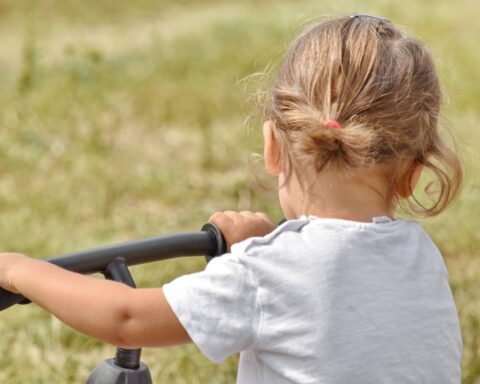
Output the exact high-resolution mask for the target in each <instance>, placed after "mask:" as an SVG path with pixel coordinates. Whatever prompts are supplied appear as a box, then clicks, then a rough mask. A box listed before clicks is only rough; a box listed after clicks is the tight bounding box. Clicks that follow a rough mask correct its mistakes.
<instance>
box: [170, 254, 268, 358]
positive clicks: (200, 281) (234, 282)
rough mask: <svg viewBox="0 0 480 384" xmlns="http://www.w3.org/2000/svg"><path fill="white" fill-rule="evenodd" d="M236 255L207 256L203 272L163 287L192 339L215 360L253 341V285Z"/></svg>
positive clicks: (256, 312) (256, 311)
mask: <svg viewBox="0 0 480 384" xmlns="http://www.w3.org/2000/svg"><path fill="white" fill-rule="evenodd" d="M234 249H235V247H234ZM241 257H242V254H241V253H240V254H235V253H229V254H225V255H223V256H220V257H217V258H215V259H213V260H211V261H210V263H209V264H208V265H207V267H206V269H205V270H204V271H202V272H197V273H193V274H190V275H184V276H181V277H179V278H177V279H175V280H173V281H172V282H170V283H168V284H165V285H164V286H163V292H164V295H165V297H166V299H167V301H168V303H169V304H170V306H171V308H172V310H173V312H174V313H175V314H176V316H177V318H178V320H179V321H180V323H181V324H182V325H183V327H184V328H185V330H186V331H187V333H188V334H189V335H190V338H191V339H192V341H193V342H194V343H195V344H196V345H197V347H198V348H199V349H200V350H201V351H202V353H203V354H204V355H205V356H206V357H208V358H209V359H210V360H212V361H213V362H215V363H218V364H219V363H221V362H222V361H223V360H224V359H225V358H226V357H228V356H230V355H232V354H234V353H237V352H240V351H243V350H247V349H251V348H253V347H255V345H256V342H257V334H258V331H257V330H258V322H259V317H260V314H259V309H258V308H257V299H256V298H257V285H256V283H255V280H254V276H253V272H252V271H251V270H250V269H248V268H247V267H246V266H245V263H244V262H242V260H241Z"/></svg>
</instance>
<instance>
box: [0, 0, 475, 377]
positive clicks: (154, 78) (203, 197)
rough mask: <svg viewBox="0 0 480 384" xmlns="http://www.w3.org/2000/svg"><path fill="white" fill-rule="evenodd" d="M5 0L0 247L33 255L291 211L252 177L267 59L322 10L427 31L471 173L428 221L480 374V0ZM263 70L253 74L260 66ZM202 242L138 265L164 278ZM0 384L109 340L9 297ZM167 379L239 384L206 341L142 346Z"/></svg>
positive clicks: (153, 279)
mask: <svg viewBox="0 0 480 384" xmlns="http://www.w3.org/2000/svg"><path fill="white" fill-rule="evenodd" d="M363 4H364V5H363V7H361V8H360V7H359V5H358V2H354V1H338V0H337V1H333V0H326V1H322V2H318V1H293V0H291V1H287V0H282V1H280V0H277V1H273V0H272V1H242V0H235V1H233V0H232V1H228V2H225V1H214V0H209V1H207V0H204V1H194V0H189V1H188V0H182V1H175V2H173V1H171V2H167V1H165V0H161V1H160V0H157V1H153V0H136V1H127V0H117V1H113V0H96V1H92V0H86V1H83V2H74V1H71V0H68V1H67V0H62V1H60V0H42V1H40V0H38V1H36V2H34V1H27V0H20V1H16V2H8V1H0V36H1V40H0V41H1V44H0V124H1V129H0V159H1V161H0V218H1V219H0V247H1V248H2V249H3V250H12V251H13V250H14V251H18V252H24V253H26V254H29V255H32V256H34V257H38V258H44V257H50V256H55V255H60V254H62V253H64V252H68V251H74V250H79V249H84V248H88V247H93V246H97V245H102V244H108V243H112V242H116V241H123V240H129V239H136V238H142V237H148V236H154V235H158V234H164V233H169V232H176V231H187V230H188V231H190V230H199V229H200V227H201V226H202V224H203V223H204V222H205V221H206V220H207V219H208V217H209V216H210V214H211V213H213V212H214V211H217V210H225V209H234V210H235V209H241V210H244V209H251V210H256V211H257V210H261V211H266V212H267V213H269V214H270V215H272V217H274V218H275V219H279V218H280V217H281V212H280V209H279V206H278V204H277V201H276V198H275V195H274V194H272V193H269V192H266V191H263V190H261V189H260V188H258V186H257V185H256V184H255V181H254V178H253V175H252V170H251V168H249V165H248V158H249V156H250V154H251V153H252V152H255V151H258V150H259V149H260V144H261V143H260V136H259V133H260V125H259V124H260V121H259V119H258V118H256V117H251V116H254V114H253V112H254V111H255V104H254V103H253V101H252V100H253V99H254V98H255V90H256V89H257V88H258V87H259V86H263V84H265V83H268V76H264V75H261V73H263V72H265V70H266V68H269V69H270V68H273V69H274V68H275V67H276V66H277V65H278V62H279V60H281V57H282V54H283V53H284V51H285V47H286V45H287V44H288V43H289V42H290V40H291V39H292V37H293V36H294V35H295V34H296V33H297V32H298V31H299V30H300V29H301V28H302V27H303V26H304V25H305V24H306V23H308V22H309V21H311V20H313V19H314V18H315V17H317V16H321V15H325V14H333V15H337V14H343V13H350V12H363V13H371V14H375V15H381V16H384V17H388V18H390V19H392V20H393V21H395V22H396V23H398V24H400V25H402V26H403V27H404V29H405V30H406V31H407V32H409V33H411V34H413V35H415V36H418V37H420V38H421V39H423V40H425V41H427V43H428V44H429V46H430V47H431V49H432V51H433V53H434V55H435V57H436V60H437V63H438V68H439V72H440V75H441V78H442V82H443V84H444V88H445V92H446V94H447V100H446V105H445V118H446V121H445V124H447V125H448V126H450V128H451V129H452V130H453V131H454V132H455V134H456V136H457V137H458V138H459V141H460V143H461V145H462V148H463V149H462V153H463V158H464V161H465V165H466V182H465V187H464V190H463V193H462V195H461V197H460V199H459V200H458V201H457V202H456V203H455V204H454V205H453V206H452V208H451V209H450V210H449V211H448V212H447V213H445V214H444V215H442V216H440V217H438V218H436V219H434V220H429V221H426V222H425V223H424V224H425V226H426V228H427V230H428V231H429V233H430V234H431V236H432V237H433V238H434V240H435V242H436V243H437V244H438V246H439V247H440V249H441V250H442V252H443V254H444V255H445V259H446V262H447V265H448V268H449V272H450V280H451V284H452V288H453V291H454V295H455V299H456V302H457V306H458V310H459V314H460V317H461V323H462V333H463V340H464V359H463V377H464V380H463V382H464V383H480V302H479V298H480V232H479V231H478V229H477V227H478V225H479V224H480V219H479V217H480V165H479V164H480V155H479V151H478V148H479V147H480V131H479V129H478V127H479V126H480V114H479V111H480V80H479V79H480V65H479V64H480V51H479V50H478V42H477V40H478V39H477V38H478V36H480V24H478V23H473V22H466V20H477V19H478V17H477V16H480V5H478V4H477V2H475V1H473V0H459V1H457V2H451V1H446V0H440V1H433V0H430V1H422V2H419V1H414V0H405V1H402V2H394V1H387V0H378V1H366V2H363ZM252 74H256V75H254V76H252ZM203 267H204V262H203V260H202V259H200V258H189V259H184V260H181V261H169V262H163V263H157V264H155V265H152V266H148V267H136V268H133V269H132V273H133V275H134V277H135V279H136V280H137V284H138V285H139V286H160V285H162V284H163V283H165V282H167V281H169V280H171V279H172V278H174V277H175V276H178V275H180V274H184V273H188V272H192V271H195V270H199V269H201V268H203ZM0 348H1V350H2V354H1V355H0V382H1V383H6V382H8V383H10V384H16V383H84V382H85V380H86V378H87V377H88V374H89V372H90V371H91V370H92V369H93V368H94V367H95V366H96V365H97V363H99V362H100V361H102V360H103V359H105V358H108V357H112V355H113V353H114V348H113V347H111V346H108V345H104V344H102V343H99V342H97V341H95V340H92V339H90V338H88V337H85V336H83V335H80V334H78V333H76V332H74V331H72V330H71V329H69V328H68V327H66V326H64V325H62V324H61V323H60V322H59V321H58V320H56V319H55V318H54V317H52V316H50V315H49V314H48V313H46V312H44V311H42V310H40V309H39V308H38V307H36V306H35V305H29V306H17V307H15V308H12V309H10V310H8V311H5V312H3V313H0ZM143 360H144V361H145V362H146V363H147V364H149V366H150V369H151V372H152V376H153V378H154V381H155V382H157V383H160V382H162V383H164V382H168V383H179V384H181V383H231V382H234V377H235V373H236V363H237V360H236V358H230V359H229V360H228V361H227V362H226V363H225V364H224V365H221V366H216V365H213V364H212V363H210V362H209V361H208V360H206V359H205V358H204V357H202V355H201V354H200V353H199V352H198V351H197V350H196V348H195V347H194V346H186V347H177V348H172V349H168V350H160V349H157V350H155V349H149V350H145V351H144V354H143Z"/></svg>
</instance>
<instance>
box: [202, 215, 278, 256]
mask: <svg viewBox="0 0 480 384" xmlns="http://www.w3.org/2000/svg"><path fill="white" fill-rule="evenodd" d="M208 221H209V222H211V223H213V224H215V225H216V226H217V227H218V228H219V229H220V231H221V232H222V234H223V236H224V237H225V240H226V242H227V249H229V248H230V246H231V245H232V244H234V243H237V242H239V241H241V240H244V239H246V238H249V237H253V236H264V235H266V234H267V233H270V232H271V231H273V230H274V229H275V227H276V226H275V224H273V222H272V221H271V220H270V218H269V217H268V215H267V214H265V213H263V212H251V211H240V212H235V211H224V212H215V213H214V214H213V215H212V216H210V218H209V220H208Z"/></svg>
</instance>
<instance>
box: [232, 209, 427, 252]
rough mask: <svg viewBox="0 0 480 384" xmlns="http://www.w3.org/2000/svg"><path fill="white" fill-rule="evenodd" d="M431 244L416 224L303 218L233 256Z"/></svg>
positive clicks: (384, 219) (380, 219)
mask: <svg viewBox="0 0 480 384" xmlns="http://www.w3.org/2000/svg"><path fill="white" fill-rule="evenodd" d="M412 241H419V242H424V241H427V242H431V239H430V237H429V236H428V234H427V233H426V231H425V230H424V228H423V226H422V225H421V224H420V223H419V222H417V221H415V220H407V219H395V220H392V219H390V218H388V217H385V216H380V217H374V218H372V221H371V222H358V221H351V220H344V219H335V218H318V217H316V216H300V218H299V219H295V220H288V221H285V222H284V223H282V224H281V225H279V226H278V227H277V228H276V229H275V230H274V231H272V232H271V233H269V234H267V235H265V236H262V237H251V238H249V239H246V240H243V241H241V242H239V243H237V244H234V245H233V246H232V253H234V254H237V255H243V256H246V257H248V256H255V257H258V256H263V255H265V256H267V257H270V256H269V255H272V254H273V255H279V254H285V253H288V254H291V253H292V252H300V253H302V251H303V250H304V249H306V248H312V250H313V249H314V250H315V253H316V254H319V253H322V251H325V252H328V253H330V254H331V253H335V252H343V251H347V250H343V248H348V249H349V250H350V251H351V248H352V246H353V247H355V246H357V247H360V248H365V247H367V248H368V247H370V246H372V245H374V244H378V243H382V244H384V245H385V244H389V245H396V244H400V243H404V242H410V243H411V242H412Z"/></svg>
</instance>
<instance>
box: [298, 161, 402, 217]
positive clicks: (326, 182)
mask: <svg viewBox="0 0 480 384" xmlns="http://www.w3.org/2000/svg"><path fill="white" fill-rule="evenodd" d="M316 180H317V184H316V187H315V188H312V192H311V193H308V194H304V193H302V192H301V191H299V190H298V187H297V188H289V192H290V193H291V194H292V197H293V199H289V200H290V201H291V202H292V203H291V205H290V206H291V209H292V211H293V213H294V216H296V217H299V216H301V215H306V216H309V215H313V216H317V217H323V218H338V219H345V220H353V221H361V222H371V221H372V218H373V217H376V216H388V217H391V218H393V216H394V213H395V209H394V207H388V206H387V204H386V202H385V198H384V196H385V195H386V192H387V189H386V183H385V180H384V179H383V178H381V177H379V175H378V173H377V172H373V171H372V170H370V171H363V172H359V173H358V174H356V175H355V176H349V177H345V176H343V177H338V176H335V177H332V176H331V175H328V174H326V173H324V174H322V175H319V176H318V177H317V178H316ZM295 190H296V191H295Z"/></svg>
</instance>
